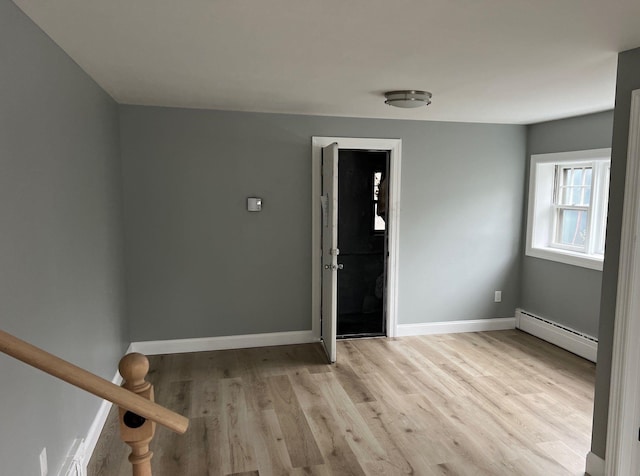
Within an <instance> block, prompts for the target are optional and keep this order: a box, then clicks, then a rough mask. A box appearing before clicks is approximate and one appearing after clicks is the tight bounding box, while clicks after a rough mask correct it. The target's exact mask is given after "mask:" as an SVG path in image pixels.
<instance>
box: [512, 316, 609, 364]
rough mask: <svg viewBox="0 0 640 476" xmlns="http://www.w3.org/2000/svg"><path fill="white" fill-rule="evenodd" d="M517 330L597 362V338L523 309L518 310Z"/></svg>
mask: <svg viewBox="0 0 640 476" xmlns="http://www.w3.org/2000/svg"><path fill="white" fill-rule="evenodd" d="M516 328H517V329H520V330H521V331H524V332H526V333H527V334H531V335H534V336H536V337H539V338H540V339H542V340H546V341H547V342H550V343H552V344H554V345H557V346H558V347H561V348H563V349H565V350H568V351H569V352H573V353H574V354H576V355H579V356H580V357H584V358H585V359H587V360H590V361H591V362H594V363H595V362H596V358H597V355H598V339H596V338H595V337H592V336H590V335H587V334H584V333H582V332H579V331H576V330H575V329H571V328H570V327H567V326H564V325H562V324H558V323H557V322H554V321H551V320H549V319H545V318H543V317H540V316H536V315H535V314H533V313H531V312H528V311H525V310H522V309H516Z"/></svg>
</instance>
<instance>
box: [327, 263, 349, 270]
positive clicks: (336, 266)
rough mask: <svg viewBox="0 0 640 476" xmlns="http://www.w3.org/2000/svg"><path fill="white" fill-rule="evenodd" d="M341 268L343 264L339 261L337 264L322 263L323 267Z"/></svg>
mask: <svg viewBox="0 0 640 476" xmlns="http://www.w3.org/2000/svg"><path fill="white" fill-rule="evenodd" d="M342 268H344V265H343V264H342V263H340V264H339V265H335V264H325V265H324V269H333V270H337V269H342Z"/></svg>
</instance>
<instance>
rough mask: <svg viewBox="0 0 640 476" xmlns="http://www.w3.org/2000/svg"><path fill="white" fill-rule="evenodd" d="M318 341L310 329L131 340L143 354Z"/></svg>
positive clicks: (134, 346)
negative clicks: (192, 337) (190, 337)
mask: <svg viewBox="0 0 640 476" xmlns="http://www.w3.org/2000/svg"><path fill="white" fill-rule="evenodd" d="M309 342H318V338H317V337H314V335H313V332H312V331H292V332H272V333H267V334H246V335H235V336H221V337H200V338H195V339H173V340H156V341H143V342H133V343H132V344H131V347H132V350H133V352H140V353H141V354H145V355H157V354H179V353H183V352H203V351H210V350H225V349H245V348H248V347H270V346H273V345H290V344H307V343H309Z"/></svg>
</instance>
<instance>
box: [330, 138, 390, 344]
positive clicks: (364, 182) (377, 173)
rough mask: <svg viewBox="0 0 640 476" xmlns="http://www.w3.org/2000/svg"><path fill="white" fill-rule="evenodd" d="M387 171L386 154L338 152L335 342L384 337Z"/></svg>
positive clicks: (382, 151)
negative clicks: (337, 260) (337, 259)
mask: <svg viewBox="0 0 640 476" xmlns="http://www.w3.org/2000/svg"><path fill="white" fill-rule="evenodd" d="M388 167H389V151H385V150H381V151H374V150H354V149H342V150H340V151H339V161H338V248H339V250H340V255H339V257H338V258H339V262H340V265H342V266H341V267H340V271H339V272H338V304H337V305H338V309H337V331H336V335H337V338H338V339H344V338H356V337H380V336H385V335H386V323H385V318H386V315H385V306H384V302H385V294H386V293H385V290H386V287H387V272H386V268H387V266H386V263H387V230H386V222H385V218H386V217H385V215H386V210H385V208H386V203H387V202H388V197H387V189H388V188H387V186H386V184H387V183H388V180H389V170H388Z"/></svg>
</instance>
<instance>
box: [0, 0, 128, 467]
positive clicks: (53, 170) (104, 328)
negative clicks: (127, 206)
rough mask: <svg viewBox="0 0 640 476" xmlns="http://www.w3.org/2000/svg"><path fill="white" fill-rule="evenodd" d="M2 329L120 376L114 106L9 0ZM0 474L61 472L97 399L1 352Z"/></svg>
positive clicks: (3, 46)
mask: <svg viewBox="0 0 640 476" xmlns="http://www.w3.org/2000/svg"><path fill="white" fill-rule="evenodd" d="M0 64H1V65H2V72H1V73H0V223H1V224H2V231H1V233H0V328H2V329H3V330H5V331H7V332H10V333H12V334H15V335H17V336H18V337H20V338H22V339H25V340H27V341H30V342H32V343H34V344H35V345H38V346H41V347H43V348H44V349H46V350H47V351H50V352H53V353H56V354H59V355H60V356H61V357H63V358H65V359H68V360H70V361H72V362H74V363H77V364H79V365H82V366H84V367H86V368H88V369H89V370H91V371H93V372H96V373H98V374H99V375H101V376H103V377H105V378H108V379H109V380H111V379H112V378H113V375H114V373H115V371H116V368H117V362H118V358H119V357H120V356H121V355H122V352H123V351H124V350H125V336H124V334H125V329H124V324H123V322H124V321H123V311H124V307H123V286H122V275H123V270H122V251H121V249H122V236H121V199H120V198H119V195H120V188H119V185H118V184H119V182H120V177H119V176H120V166H119V161H118V153H119V152H118V122H117V114H118V110H117V105H116V104H115V103H114V101H112V100H111V98H109V97H108V96H107V95H106V94H105V93H104V92H103V91H102V90H101V89H100V88H99V87H98V86H97V85H96V84H95V83H93V81H91V80H90V79H89V78H88V76H86V75H85V74H84V73H83V72H82V71H81V70H80V69H79V68H78V67H77V65H75V64H74V63H73V61H71V59H69V58H68V57H67V56H66V54H64V53H63V52H62V50H60V49H59V48H58V47H57V46H56V45H54V44H53V43H52V42H51V40H50V39H49V38H48V37H47V36H46V35H45V34H44V33H43V32H42V31H40V30H39V29H38V28H37V27H36V26H35V25H34V24H33V23H32V22H31V21H30V20H29V19H28V18H27V17H26V16H24V15H23V13H22V12H21V11H20V10H19V9H18V8H17V7H16V6H15V5H14V4H13V3H12V2H10V1H9V0H0ZM0 375H2V384H1V385H0V402H2V405H0V422H1V424H0V464H1V469H0V473H2V474H6V475H12V476H20V475H24V476H33V475H35V474H40V469H39V463H38V455H39V453H40V450H41V449H42V448H43V447H46V448H47V451H48V455H49V474H57V473H56V471H57V469H58V467H59V466H60V464H61V463H62V460H63V458H64V457H65V455H66V453H67V451H68V449H69V447H70V445H71V444H72V441H73V440H74V439H75V438H77V437H84V436H86V433H87V430H88V428H89V425H90V424H91V422H92V420H93V418H94V416H95V414H96V411H97V410H98V407H99V405H100V400H99V399H97V398H96V397H93V396H91V395H89V394H86V393H84V392H82V391H80V390H77V389H75V388H73V387H71V386H69V385H67V384H64V383H62V382H60V381H57V380H55V379H54V378H53V377H49V376H48V375H45V374H44V373H42V372H40V371H37V370H35V369H33V368H31V367H28V366H26V365H25V364H23V363H21V362H18V361H16V360H13V359H11V358H10V357H8V356H6V355H4V354H0Z"/></svg>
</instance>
